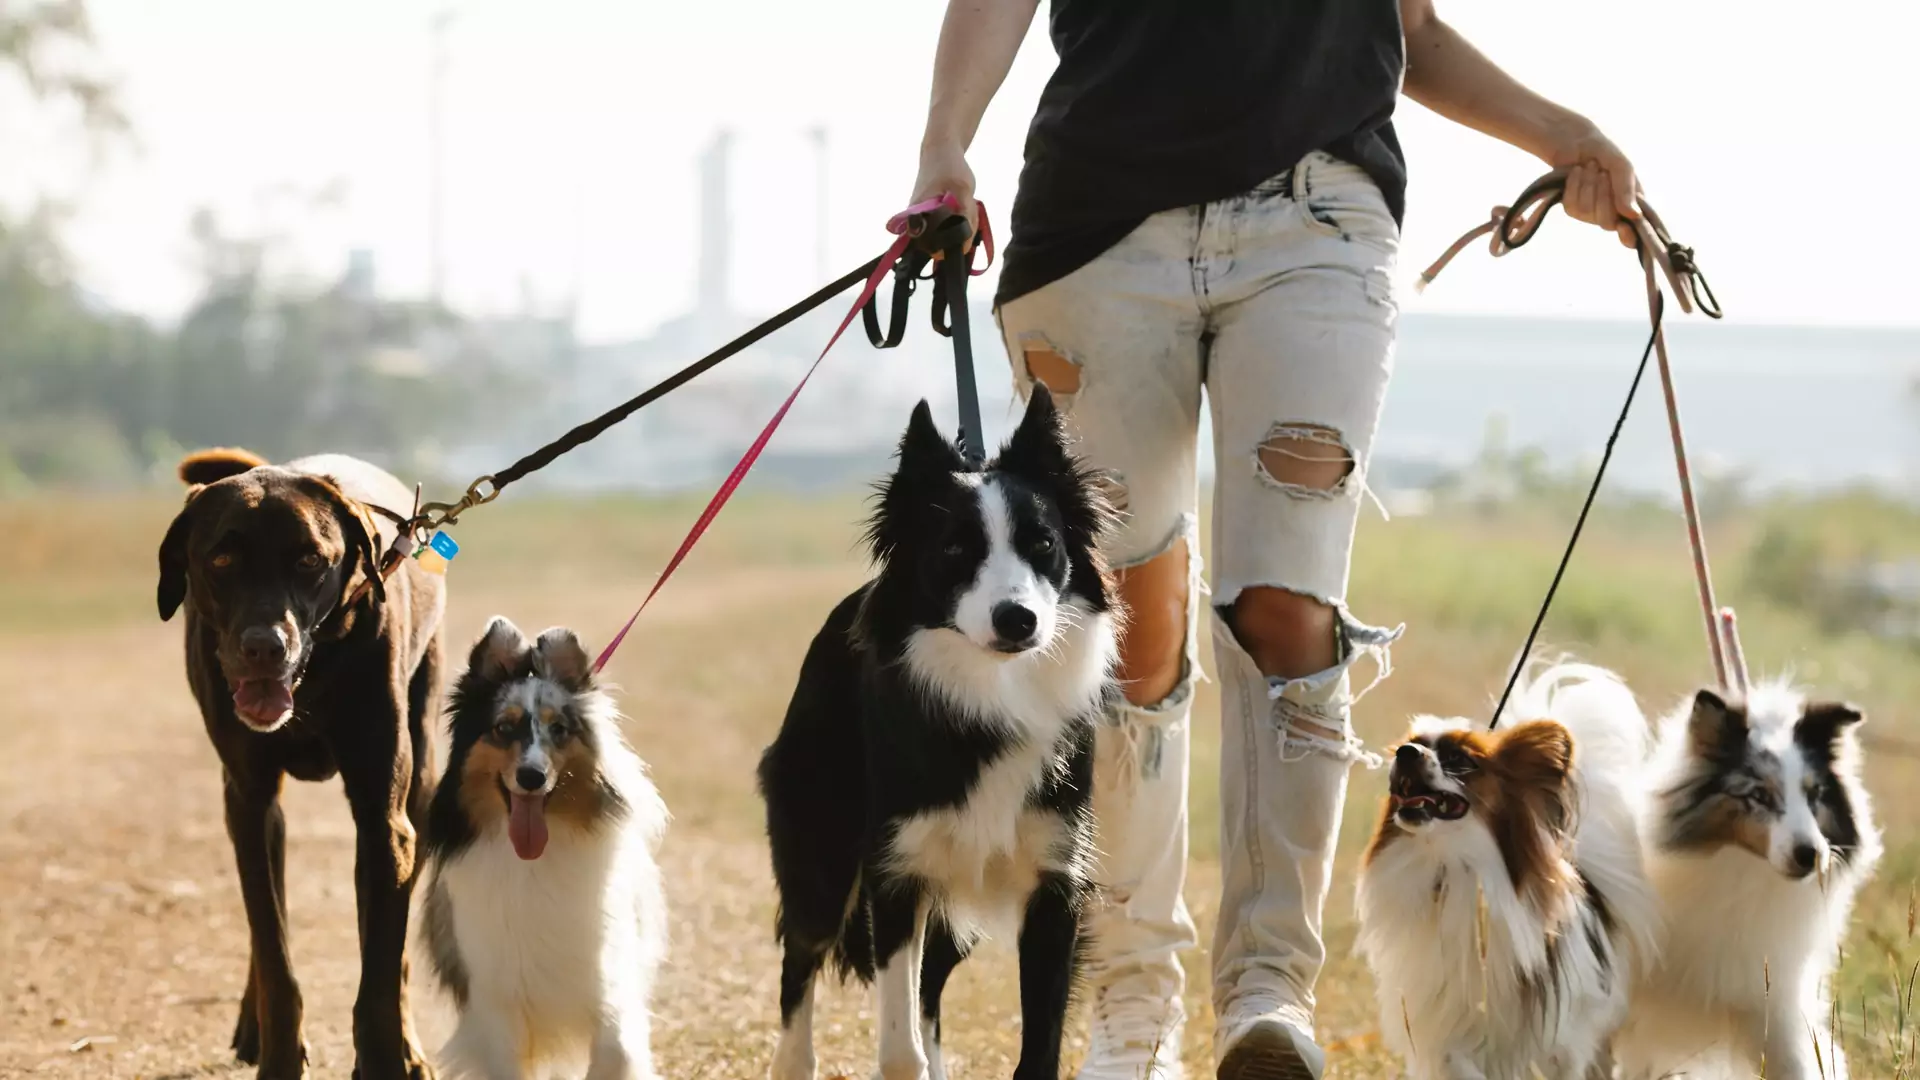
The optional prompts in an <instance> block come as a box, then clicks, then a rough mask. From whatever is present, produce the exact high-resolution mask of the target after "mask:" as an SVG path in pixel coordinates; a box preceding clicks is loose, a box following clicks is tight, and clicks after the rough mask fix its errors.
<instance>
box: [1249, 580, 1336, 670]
mask: <svg viewBox="0 0 1920 1080" xmlns="http://www.w3.org/2000/svg"><path fill="white" fill-rule="evenodd" d="M1228 621H1229V622H1230V623H1231V624H1232V626H1233V636H1234V637H1235V638H1237V639H1238V640H1239V642H1240V647H1241V648H1243V649H1245V650H1246V651H1247V655H1248V656H1251V657H1253V660H1254V663H1256V664H1258V665H1259V666H1260V671H1261V673H1262V674H1265V675H1269V676H1276V677H1278V678H1282V679H1298V678H1303V677H1305V676H1308V675H1312V674H1314V673H1315V672H1319V671H1325V670H1326V669H1328V668H1330V667H1332V666H1333V665H1334V664H1335V663H1336V662H1338V660H1339V656H1340V651H1339V642H1338V640H1337V638H1336V630H1335V625H1336V623H1337V621H1338V619H1337V616H1336V614H1335V612H1334V609H1333V607H1332V605H1330V604H1327V603H1325V602H1323V601H1320V600H1316V599H1314V598H1313V597H1311V596H1307V595H1305V594H1303V593H1297V592H1291V591H1289V590H1287V589H1280V588H1274V587H1272V586H1266V585H1256V586H1253V587H1251V588H1248V589H1245V590H1243V591H1242V592H1241V593H1240V595H1239V596H1238V597H1236V598H1235V599H1234V601H1233V609H1232V611H1231V612H1230V613H1229V616H1228Z"/></svg>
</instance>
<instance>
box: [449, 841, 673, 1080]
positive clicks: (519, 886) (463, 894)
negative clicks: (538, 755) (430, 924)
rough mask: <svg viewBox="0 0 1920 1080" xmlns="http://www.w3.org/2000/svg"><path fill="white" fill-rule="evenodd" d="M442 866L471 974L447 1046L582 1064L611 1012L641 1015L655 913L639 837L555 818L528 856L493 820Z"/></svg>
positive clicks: (649, 864) (467, 1054)
mask: <svg viewBox="0 0 1920 1080" xmlns="http://www.w3.org/2000/svg"><path fill="white" fill-rule="evenodd" d="M439 874H440V886H441V887H442V888H444V889H445V890H446V894H447V901H448V905H449V909H450V910H449V915H450V921H451V924H452V928H453V935H454V940H455V943H456V945H457V948H458V950H459V956H460V960H461V964H462V965H463V967H464V968H465V971H466V975H467V984H468V1001H467V1007H466V1015H465V1016H464V1017H463V1019H462V1024H461V1031H460V1033H459V1034H458V1035H457V1036H456V1038H455V1042H454V1045H453V1046H452V1047H451V1048H450V1049H452V1050H453V1051H454V1054H453V1056H454V1057H456V1058H457V1059H464V1060H465V1061H467V1062H471V1063H473V1064H476V1065H478V1064H480V1063H485V1067H487V1068H495V1067H498V1066H499V1065H501V1064H504V1063H503V1062H501V1061H500V1058H501V1057H502V1056H503V1055H505V1054H506V1053H508V1052H509V1051H508V1050H507V1048H508V1047H509V1046H514V1047H517V1048H518V1051H517V1053H514V1054H513V1056H516V1057H518V1058H520V1060H519V1061H517V1062H514V1063H513V1064H514V1065H515V1066H516V1067H517V1068H529V1067H531V1066H533V1065H535V1064H563V1063H566V1064H584V1063H585V1062H586V1061H587V1058H588V1055H589V1053H590V1052H591V1051H592V1050H593V1049H594V1044H595V1042H596V1040H600V1039H603V1038H604V1037H605V1035H606V1018H607V1017H608V1016H609V1015H619V1014H627V1013H632V1012H634V1011H635V1010H637V1011H638V1012H639V1014H640V1015H641V1016H644V1014H645V1010H646V1000H647V994H648V990H649V989H650V987H649V986H648V983H649V982H650V981H651V978H652V972H653V969H654V966H655V964H656V962H657V961H658V958H659V955H660V953H661V952H662V951H663V938H664V925H663V923H664V917H663V914H664V913H663V911H662V907H663V905H662V902H661V894H660V883H659V876H658V871H657V869H656V868H655V867H654V864H653V861H652V859H651V857H650V856H649V855H647V853H646V852H645V850H644V846H643V845H642V844H641V841H639V840H638V838H632V837H629V836H628V835H626V830H624V829H622V828H620V827H617V826H615V827H609V828H606V829H604V830H601V831H596V832H592V833H589V832H585V831H582V830H579V829H577V828H574V827H572V826H569V825H565V824H561V823H557V822H556V823H555V825H554V829H553V837H552V840H551V841H550V842H549V844H548V846H547V849H546V852H545V853H544V854H543V855H542V856H541V857H540V858H539V859H535V860H531V861H526V860H522V859H520V858H519V857H518V856H516V855H515V854H514V852H513V848H512V845H511V844H509V843H508V842H507V838H506V836H505V835H504V830H503V829H499V828H496V829H494V830H492V831H490V832H489V833H488V834H487V835H484V836H482V837H480V838H479V839H478V840H477V841H476V842H475V843H474V844H473V845H472V847H470V848H468V849H467V850H465V851H463V852H461V853H460V854H459V855H458V856H456V857H455V858H453V859H452V860H450V861H448V862H447V863H445V864H444V865H443V866H441V867H440V870H439ZM516 1071H517V1069H516ZM487 1075H494V1074H492V1073H488V1074H487Z"/></svg>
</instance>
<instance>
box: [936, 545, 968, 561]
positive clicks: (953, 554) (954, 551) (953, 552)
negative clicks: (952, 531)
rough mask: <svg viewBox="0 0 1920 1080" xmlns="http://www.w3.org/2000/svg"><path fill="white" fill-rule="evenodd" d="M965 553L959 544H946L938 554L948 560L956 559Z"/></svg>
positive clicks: (964, 549) (965, 550)
mask: <svg viewBox="0 0 1920 1080" xmlns="http://www.w3.org/2000/svg"><path fill="white" fill-rule="evenodd" d="M966 553H967V549H966V548H964V547H961V546H960V545H959V544H948V545H947V546H946V547H943V548H941V549H940V554H942V555H945V556H946V557H947V558H949V559H957V558H959V557H960V556H962V555H965V554H966Z"/></svg>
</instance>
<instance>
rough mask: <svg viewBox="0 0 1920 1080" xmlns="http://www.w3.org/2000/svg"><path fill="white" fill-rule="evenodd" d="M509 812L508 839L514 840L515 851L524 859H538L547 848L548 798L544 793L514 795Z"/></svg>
mask: <svg viewBox="0 0 1920 1080" xmlns="http://www.w3.org/2000/svg"><path fill="white" fill-rule="evenodd" d="M510 801H511V802H512V808H511V809H510V810H509V811H508V813H507V839H509V840H512V841H513V853H514V854H515V855H518V856H520V857H521V858H523V859H537V858H539V857H540V853H541V852H543V851H545V850H547V800H546V797H545V796H544V795H514V796H512V797H511V799H510Z"/></svg>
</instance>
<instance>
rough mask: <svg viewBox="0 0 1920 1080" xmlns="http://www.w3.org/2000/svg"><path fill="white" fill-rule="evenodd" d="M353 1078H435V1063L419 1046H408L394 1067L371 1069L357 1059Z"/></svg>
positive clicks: (365, 1079)
mask: <svg viewBox="0 0 1920 1080" xmlns="http://www.w3.org/2000/svg"><path fill="white" fill-rule="evenodd" d="M353 1080H435V1078H434V1073H433V1065H432V1064H431V1063H430V1062H428V1061H427V1056H426V1055H425V1054H423V1053H421V1052H420V1048H419V1047H417V1046H408V1047H407V1048H406V1050H405V1051H404V1052H403V1053H402V1055H401V1059H400V1061H399V1063H398V1065H397V1067H396V1068H394V1069H391V1070H389V1069H370V1068H367V1067H366V1066H364V1065H362V1064H361V1063H360V1062H358V1061H356V1062H354V1063H353Z"/></svg>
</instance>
